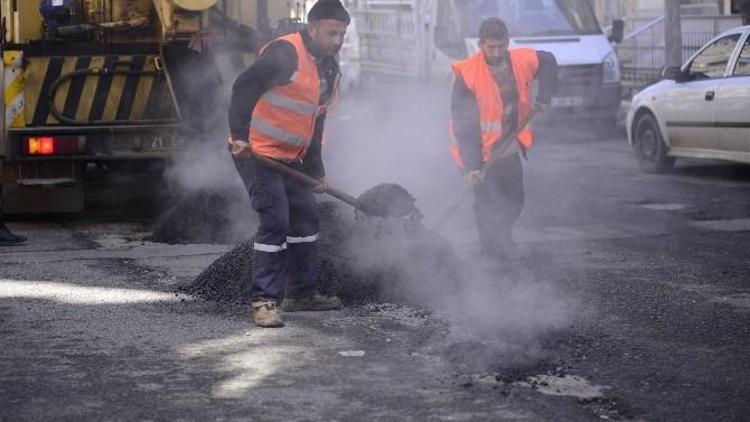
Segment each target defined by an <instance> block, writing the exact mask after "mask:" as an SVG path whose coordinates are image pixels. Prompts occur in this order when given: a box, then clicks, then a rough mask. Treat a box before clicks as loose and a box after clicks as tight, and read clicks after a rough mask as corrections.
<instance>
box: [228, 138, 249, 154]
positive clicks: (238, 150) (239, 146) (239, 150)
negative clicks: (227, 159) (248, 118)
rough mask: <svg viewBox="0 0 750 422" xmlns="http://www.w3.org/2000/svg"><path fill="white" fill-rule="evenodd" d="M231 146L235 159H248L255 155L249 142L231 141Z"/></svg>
mask: <svg viewBox="0 0 750 422" xmlns="http://www.w3.org/2000/svg"><path fill="white" fill-rule="evenodd" d="M229 144H230V145H232V156H233V157H234V158H248V157H250V156H251V155H252V153H253V150H252V149H251V148H250V143H248V142H247V141H236V140H234V139H229Z"/></svg>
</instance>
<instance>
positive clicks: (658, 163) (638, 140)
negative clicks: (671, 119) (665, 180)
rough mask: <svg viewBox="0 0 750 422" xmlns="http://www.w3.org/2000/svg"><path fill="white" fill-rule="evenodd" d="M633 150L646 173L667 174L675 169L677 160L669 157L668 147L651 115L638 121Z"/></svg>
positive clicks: (642, 116)
mask: <svg viewBox="0 0 750 422" xmlns="http://www.w3.org/2000/svg"><path fill="white" fill-rule="evenodd" d="M633 148H635V156H636V158H638V164H639V165H640V167H641V170H643V171H644V172H645V173H666V172H668V171H669V170H671V169H672V167H674V162H675V159H674V158H672V157H668V156H667V146H666V144H664V138H662V136H661V131H660V130H659V125H658V124H657V123H656V119H655V118H654V116H653V115H652V114H651V113H644V114H642V115H641V116H640V117H639V118H638V120H637V121H636V123H635V130H634V131H633Z"/></svg>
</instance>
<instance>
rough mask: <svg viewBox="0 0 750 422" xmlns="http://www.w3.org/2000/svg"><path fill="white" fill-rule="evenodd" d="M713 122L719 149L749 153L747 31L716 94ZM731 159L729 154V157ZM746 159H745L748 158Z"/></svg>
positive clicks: (749, 40) (749, 48)
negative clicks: (717, 132)
mask: <svg viewBox="0 0 750 422" xmlns="http://www.w3.org/2000/svg"><path fill="white" fill-rule="evenodd" d="M716 121H717V126H718V130H719V142H720V145H721V148H722V150H724V151H726V152H727V153H729V154H733V153H737V152H741V153H750V34H748V33H746V34H745V40H744V42H743V44H742V48H741V49H740V51H739V53H738V54H737V60H736V62H735V63H733V65H732V66H731V68H730V74H729V77H727V78H726V79H725V80H724V81H723V82H722V84H721V87H720V88H719V91H718V92H717V94H716ZM729 158H731V157H729ZM747 159H748V158H745V160H747Z"/></svg>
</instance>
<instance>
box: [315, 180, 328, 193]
mask: <svg viewBox="0 0 750 422" xmlns="http://www.w3.org/2000/svg"><path fill="white" fill-rule="evenodd" d="M318 181H319V182H320V184H319V185H318V186H315V187H314V188H313V190H312V191H313V192H315V193H325V191H327V190H328V183H327V182H326V178H325V177H321V178H319V179H318Z"/></svg>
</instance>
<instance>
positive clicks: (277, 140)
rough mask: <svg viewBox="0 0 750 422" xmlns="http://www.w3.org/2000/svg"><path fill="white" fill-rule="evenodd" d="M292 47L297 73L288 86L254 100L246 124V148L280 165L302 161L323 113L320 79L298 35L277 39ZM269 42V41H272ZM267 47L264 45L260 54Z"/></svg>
mask: <svg viewBox="0 0 750 422" xmlns="http://www.w3.org/2000/svg"><path fill="white" fill-rule="evenodd" d="M278 40H284V41H287V42H289V43H290V44H292V45H293V46H294V49H295V50H296V52H297V71H296V72H294V74H293V75H292V77H291V83H289V84H287V85H284V86H278V87H275V88H273V89H271V90H269V91H268V92H266V93H265V94H263V96H262V97H261V98H260V100H258V103H257V104H256V105H255V109H253V114H252V118H251V120H250V146H251V148H252V150H253V152H254V153H256V154H260V155H264V156H266V157H271V158H275V159H278V160H284V161H293V160H298V159H300V158H302V157H304V155H305V153H306V152H307V148H308V147H309V146H310V141H311V139H312V137H313V133H314V131H315V121H316V120H317V118H318V116H320V115H321V114H323V113H325V112H326V109H327V108H328V106H329V105H330V103H331V101H332V100H333V98H334V97H335V94H336V92H335V91H336V87H334V95H332V96H331V101H329V102H328V103H327V104H323V105H321V104H320V76H319V75H318V68H317V66H316V65H315V61H314V59H313V57H312V55H311V54H310V52H309V51H307V48H306V47H305V43H304V42H303V41H302V35H300V34H299V33H296V34H290V35H285V36H283V37H280V38H278ZM272 42H273V41H272ZM267 47H268V44H266V45H265V46H264V47H263V49H262V50H261V52H263V51H264V50H265V49H266V48H267Z"/></svg>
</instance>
